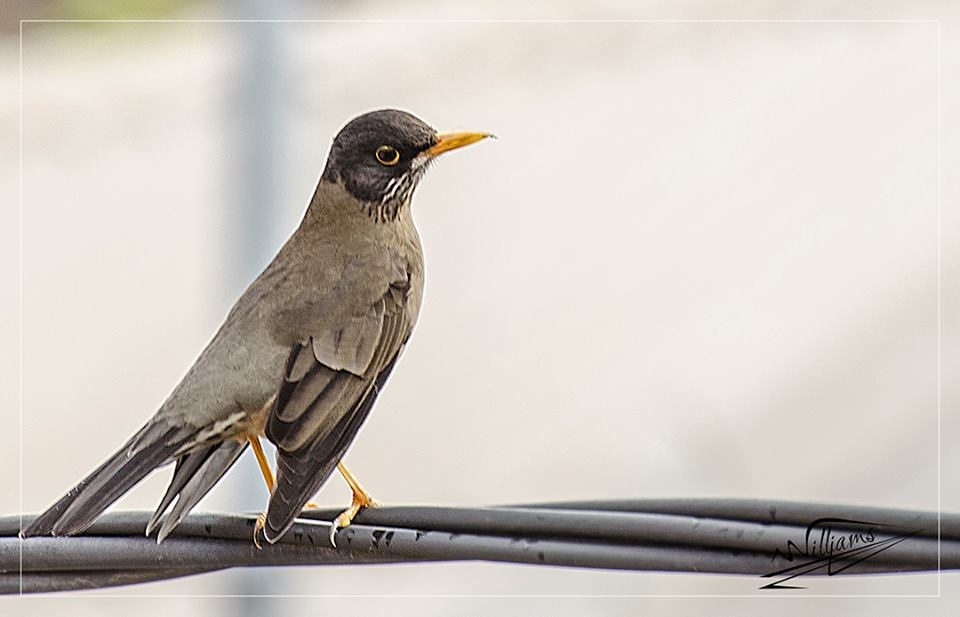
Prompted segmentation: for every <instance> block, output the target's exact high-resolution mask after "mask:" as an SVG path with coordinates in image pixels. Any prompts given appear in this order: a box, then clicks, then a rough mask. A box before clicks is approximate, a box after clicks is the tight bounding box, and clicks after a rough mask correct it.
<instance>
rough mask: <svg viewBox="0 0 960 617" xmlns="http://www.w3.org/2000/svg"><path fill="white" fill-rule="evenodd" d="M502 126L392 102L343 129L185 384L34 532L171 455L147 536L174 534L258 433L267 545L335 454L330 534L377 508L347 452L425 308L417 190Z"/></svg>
mask: <svg viewBox="0 0 960 617" xmlns="http://www.w3.org/2000/svg"><path fill="white" fill-rule="evenodd" d="M490 136H491V135H489V134H488V133H473V132H455V133H439V134H438V133H437V132H436V131H435V130H434V129H432V128H431V127H430V126H428V125H427V124H425V123H424V122H423V121H421V120H420V119H418V118H416V117H415V116H413V115H411V114H409V113H406V112H403V111H397V110H392V109H385V110H379V111H373V112H370V113H366V114H363V115H361V116H359V117H357V118H354V119H353V120H351V121H350V122H349V123H348V124H347V125H346V126H344V127H343V129H342V130H341V131H340V133H339V134H338V135H337V136H336V138H335V139H334V141H333V145H332V147H331V148H330V153H329V155H328V157H327V164H326V168H325V169H324V171H323V175H322V176H321V177H320V182H319V183H318V185H317V189H316V191H315V192H314V195H313V199H312V200H311V201H310V205H309V206H308V207H307V212H306V214H305V215H304V218H303V221H302V222H301V223H300V226H299V228H298V229H297V230H296V231H295V232H294V233H293V235H291V236H290V239H289V240H287V242H286V244H284V246H283V247H282V248H281V249H280V252H279V253H277V256H276V257H274V259H273V261H272V262H271V263H270V265H268V266H267V268H266V269H265V270H264V271H263V273H262V274H261V275H260V276H258V277H257V279H256V280H254V282H253V283H252V284H251V285H250V287H249V288H247V290H246V291H245V292H244V293H243V295H242V296H240V299H239V300H237V302H236V304H235V305H234V306H233V308H232V309H231V310H230V313H229V314H228V315H227V318H226V321H225V322H224V323H223V325H222V326H221V327H220V330H219V331H218V332H217V333H216V335H215V336H214V337H213V340H212V341H210V343H209V344H208V345H207V347H206V349H204V350H203V352H202V353H201V354H200V357H199V358H197V361H196V362H195V363H194V365H193V366H192V367H190V369H189V370H188V371H187V374H186V375H185V376H184V378H183V380H182V381H181V382H180V384H179V385H177V387H176V388H175V389H174V390H173V392H172V394H170V396H169V398H167V400H166V401H165V402H164V403H163V405H162V406H161V407H160V409H159V410H158V411H157V412H156V413H155V414H154V415H153V417H152V418H150V420H149V421H148V422H147V423H146V424H145V425H144V426H143V428H141V429H140V430H139V431H138V432H137V433H136V434H135V435H134V436H133V437H131V438H130V440H129V441H127V443H125V444H124V445H123V447H122V448H120V450H119V451H117V452H116V453H115V454H114V455H113V456H111V457H110V458H109V459H107V461H106V462H105V463H103V464H102V465H101V466H100V467H98V468H97V469H96V470H95V471H93V473H91V474H90V475H89V476H87V477H86V478H85V479H84V480H82V481H81V482H80V483H79V484H78V485H77V486H76V487H74V488H73V489H71V490H70V491H69V492H68V493H67V494H66V495H65V496H64V497H63V498H61V499H60V501H58V502H57V503H55V504H54V505H53V506H51V507H50V508H49V509H48V510H47V511H46V512H44V513H43V514H41V515H40V516H39V517H38V518H37V519H36V520H35V521H33V523H31V524H30V525H29V526H28V527H27V528H26V529H24V530H23V532H22V535H23V537H30V536H40V535H48V534H52V535H55V536H69V535H73V534H77V533H80V532H82V531H83V530H84V529H86V528H87V527H88V526H89V525H90V524H91V523H93V521H94V520H95V519H96V518H97V517H98V516H99V515H100V514H101V513H103V511H104V510H106V508H107V507H108V506H110V504H112V503H113V502H114V501H116V500H117V499H119V498H120V497H121V496H122V495H123V494H124V493H126V492H127V491H128V490H130V489H131V488H132V487H133V486H134V485H135V484H137V483H138V482H140V480H142V479H143V478H144V477H146V476H147V475H148V474H149V473H150V472H151V471H153V470H154V469H156V468H157V467H160V466H162V465H165V464H167V463H170V462H174V461H175V462H176V467H175V470H174V473H173V478H172V479H171V481H170V486H169V487H168V488H167V491H166V493H165V494H164V496H163V498H162V500H161V502H160V505H159V507H158V508H157V511H156V513H155V514H154V515H153V518H152V519H151V520H150V522H149V524H148V526H147V534H148V535H149V534H150V533H151V532H152V531H153V530H154V529H156V528H157V525H159V528H160V530H159V532H158V536H157V539H158V542H159V541H162V540H163V538H165V537H166V536H167V535H168V534H169V533H170V532H171V531H172V530H173V528H174V527H176V525H177V524H178V523H179V522H180V521H181V520H182V519H183V517H184V516H186V515H187V513H188V512H190V510H191V509H192V508H193V507H194V506H195V505H196V504H197V502H198V501H200V499H201V498H202V497H203V496H204V495H205V494H206V493H207V492H208V491H209V490H210V489H211V488H212V487H213V485H214V484H216V482H217V481H218V480H219V479H220V478H221V477H222V476H223V475H224V474H225V473H226V472H227V470H228V469H229V468H230V466H231V465H233V464H234V462H236V460H237V459H238V458H239V457H240V455H241V454H242V453H243V451H244V450H245V449H246V447H247V445H248V444H249V445H251V446H252V448H253V450H254V454H255V455H256V456H257V461H258V463H259V464H260V468H261V471H262V472H263V475H264V479H265V480H266V482H267V486H268V488H269V489H270V492H271V497H270V503H269V506H268V508H267V511H266V513H265V515H264V516H261V519H260V521H259V522H258V526H257V527H258V530H259V529H260V528H262V530H263V534H264V537H265V538H266V539H267V541H269V542H276V541H277V540H278V539H279V538H280V537H281V536H282V535H283V534H284V533H285V532H286V531H287V529H289V528H290V526H291V525H292V524H293V521H294V519H295V518H296V517H297V515H298V514H299V513H300V512H301V510H302V509H303V508H304V506H305V505H306V504H307V502H308V500H309V499H310V498H311V496H313V494H314V493H316V492H317V490H319V488H320V486H321V485H323V483H324V482H325V481H326V480H327V478H328V477H329V476H330V474H331V473H333V469H334V467H338V465H339V467H340V470H341V472H342V473H343V475H344V478H345V479H346V480H347V482H348V484H350V487H351V489H352V490H353V503H352V505H351V507H350V508H349V509H348V510H346V511H345V512H344V513H343V514H342V515H341V516H340V517H339V518H338V519H337V521H335V523H334V526H333V530H332V531H331V538H332V537H333V531H335V530H336V528H337V526H338V525H339V526H346V525H349V523H350V521H351V520H352V518H353V516H354V515H355V514H356V513H357V511H359V509H360V508H362V507H365V506H369V505H373V501H372V499H371V498H370V496H369V495H368V494H367V493H366V492H365V491H364V490H363V489H362V488H361V487H360V485H359V484H358V483H357V482H356V480H355V479H354V478H353V476H352V475H351V474H350V473H349V471H347V470H346V468H345V467H343V465H342V464H340V459H341V458H342V457H343V455H344V453H345V452H346V450H347V448H348V447H349V446H350V443H351V442H352V441H353V438H354V437H355V436H356V434H357V431H358V430H359V428H360V425H361V424H363V421H364V420H365V419H366V417H367V414H368V413H369V412H370V409H371V407H372V406H373V403H374V401H375V399H376V398H377V395H378V394H379V392H380V390H381V389H382V388H383V385H384V383H385V382H386V380H387V378H388V377H389V376H390V372H391V371H392V370H393V367H394V365H395V364H396V362H397V358H398V357H399V356H400V353H401V352H402V351H403V348H404V345H406V343H407V340H408V339H409V337H410V334H411V332H412V330H413V326H414V323H415V322H416V320H417V314H418V313H419V311H420V301H421V298H422V295H423V254H422V251H421V248H420V239H419V236H418V235H417V230H416V228H415V227H414V224H413V218H412V216H411V212H410V201H411V198H412V196H413V193H414V190H415V189H416V187H417V184H418V183H419V182H420V180H421V179H422V178H423V174H424V172H425V171H426V170H427V167H429V165H430V163H431V162H432V161H433V160H434V158H435V157H436V156H437V155H439V154H441V153H443V152H447V151H449V150H453V149H455V148H460V147H462V146H466V145H468V144H471V143H474V142H477V141H479V140H481V139H484V138H485V137H490ZM263 434H266V436H267V438H268V439H269V440H270V441H271V442H273V443H274V444H275V445H276V447H277V474H276V478H275V479H274V477H273V474H272V472H271V470H270V465H269V463H268V462H267V459H266V457H265V455H264V453H263V449H262V448H261V446H260V436H261V435H263ZM174 499H176V503H174ZM171 504H172V509H171ZM168 509H169V510H170V512H169V514H166V516H164V514H165V513H166V512H167V510H168ZM256 535H257V532H254V539H255V540H256Z"/></svg>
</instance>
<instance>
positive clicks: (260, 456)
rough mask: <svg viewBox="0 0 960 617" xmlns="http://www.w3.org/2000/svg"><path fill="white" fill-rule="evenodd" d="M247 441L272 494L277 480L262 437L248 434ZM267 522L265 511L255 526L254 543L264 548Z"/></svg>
mask: <svg viewBox="0 0 960 617" xmlns="http://www.w3.org/2000/svg"><path fill="white" fill-rule="evenodd" d="M247 441H248V442H250V448H251V449H252V450H253V455H254V456H256V457H257V464H258V465H259V466H260V473H262V474H263V481H264V482H266V483H267V490H268V491H270V494H271V495H273V487H274V486H276V484H277V480H276V478H275V477H274V475H273V470H272V469H270V461H268V460H267V455H266V453H265V452H264V451H263V446H262V445H260V437H259V436H258V435H248V436H247ZM266 524H267V513H266V512H264V513H262V514H261V515H260V516H258V517H257V523H256V525H254V526H253V543H254V544H255V545H256V547H257V548H262V547H261V546H260V538H259V536H260V532H261V531H263V526H264V525H266Z"/></svg>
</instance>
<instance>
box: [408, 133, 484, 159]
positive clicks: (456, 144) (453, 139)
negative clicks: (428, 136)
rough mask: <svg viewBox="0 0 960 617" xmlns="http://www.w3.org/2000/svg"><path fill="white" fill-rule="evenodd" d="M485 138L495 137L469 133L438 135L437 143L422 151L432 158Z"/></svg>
mask: <svg viewBox="0 0 960 617" xmlns="http://www.w3.org/2000/svg"><path fill="white" fill-rule="evenodd" d="M487 137H496V136H495V135H493V134H492V133H475V132H471V131H453V132H451V133H438V134H437V143H435V144H434V145H432V146H430V147H429V148H427V149H426V150H424V153H425V154H426V155H427V157H428V158H433V157H435V156H437V155H438V154H443V153H444V152H449V151H450V150H456V149H457V148H462V147H464V146H469V145H470V144H472V143H476V142H478V141H480V140H481V139H486V138H487Z"/></svg>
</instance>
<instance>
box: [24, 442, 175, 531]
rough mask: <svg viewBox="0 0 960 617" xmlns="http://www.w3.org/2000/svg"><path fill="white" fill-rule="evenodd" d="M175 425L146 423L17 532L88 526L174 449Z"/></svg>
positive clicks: (77, 529)
mask: <svg viewBox="0 0 960 617" xmlns="http://www.w3.org/2000/svg"><path fill="white" fill-rule="evenodd" d="M176 432H177V429H176V428H174V427H170V426H169V425H165V424H164V425H160V424H158V423H150V424H147V425H146V426H145V427H143V428H142V429H141V430H140V431H139V432H138V433H137V434H136V435H134V436H133V437H132V438H131V439H130V440H129V441H128V442H127V443H126V444H124V446H123V447H122V448H120V450H119V451H117V452H116V453H114V454H113V456H111V457H110V458H109V459H107V460H106V461H105V462H104V463H103V464H102V465H100V467H98V468H97V469H96V470H94V471H93V472H92V473H91V474H90V475H88V476H87V477H86V478H84V479H83V480H82V481H81V482H80V483H79V484H77V486H75V487H74V488H72V489H71V490H70V491H69V492H67V494H66V495H64V496H63V497H62V498H61V499H60V500H59V501H57V502H56V503H55V504H54V505H53V506H51V507H50V508H48V509H47V510H46V511H45V512H44V513H43V514H41V515H40V516H39V517H38V518H37V519H36V520H34V521H33V523H31V524H30V525H29V526H28V527H27V528H26V529H24V530H23V532H22V533H21V536H22V537H24V538H29V537H33V536H44V535H50V534H53V535H55V536H71V535H74V534H78V533H80V532H82V531H83V530H85V529H86V528H87V527H89V526H90V525H91V524H92V523H93V521H94V520H95V519H96V518H97V517H98V516H100V515H101V514H102V513H103V511H104V510H106V509H107V508H108V507H109V506H110V505H111V504H112V503H113V502H115V501H116V500H117V499H119V498H120V497H122V496H123V495H124V494H125V493H126V492H127V491H129V490H130V489H131V488H133V486H134V485H135V484H137V483H138V482H140V480H142V479H143V478H145V477H146V476H147V474H149V473H150V472H151V471H153V470H154V469H156V468H157V467H159V466H161V465H163V464H164V463H166V462H168V461H169V459H170V457H171V456H172V455H173V454H174V452H176V450H177V448H178V446H179V444H178V443H177V442H178V441H179V440H177V439H175V438H174V433H176Z"/></svg>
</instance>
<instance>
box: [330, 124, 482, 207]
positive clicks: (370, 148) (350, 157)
mask: <svg viewBox="0 0 960 617" xmlns="http://www.w3.org/2000/svg"><path fill="white" fill-rule="evenodd" d="M487 137H492V135H491V134H490V133H474V132H468V131H458V132H452V133H438V132H437V131H436V130H434V129H433V128H432V127H431V126H430V125H428V124H427V123H425V122H424V121H423V120H421V119H419V118H417V117H416V116H414V115H413V114H409V113H407V112H405V111H399V110H396V109H381V110H377V111H371V112H369V113H365V114H363V115H361V116H357V117H356V118H354V119H353V120H351V121H350V122H348V123H347V124H346V126H344V127H343V128H342V129H341V130H340V132H339V133H338V134H337V136H336V138H334V140H333V145H332V146H331V147H330V154H329V156H328V157H327V166H326V168H325V169H324V171H323V176H322V177H321V180H323V181H328V182H341V183H342V184H343V186H344V187H345V188H346V190H347V192H349V193H350V194H351V195H352V196H353V197H355V198H356V199H358V200H360V201H361V202H363V203H364V204H365V206H366V207H367V208H368V211H369V212H371V214H375V215H376V216H377V218H381V219H390V218H396V216H397V213H398V212H399V211H400V208H401V207H402V206H403V205H404V204H406V203H409V201H410V198H411V197H412V196H413V191H414V190H415V189H416V188H417V184H418V183H419V182H420V179H421V178H423V174H424V172H425V171H426V170H427V167H428V166H429V165H430V163H431V162H432V161H433V160H434V158H436V157H437V156H438V155H439V154H442V153H444V152H448V151H450V150H454V149H456V148H461V147H463V146H466V145H469V144H472V143H474V142H477V141H480V140H481V139H484V138H487Z"/></svg>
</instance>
